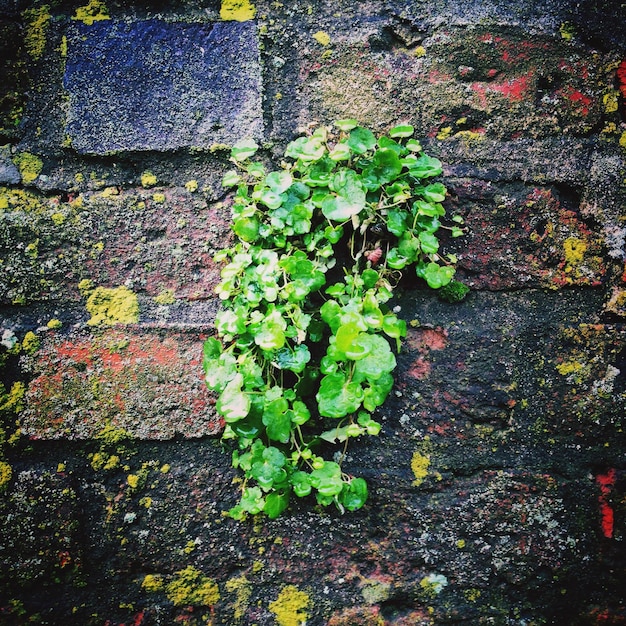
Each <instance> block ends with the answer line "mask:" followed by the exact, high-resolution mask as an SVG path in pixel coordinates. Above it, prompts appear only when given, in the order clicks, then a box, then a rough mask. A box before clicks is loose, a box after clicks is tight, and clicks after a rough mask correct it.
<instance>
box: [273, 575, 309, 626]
mask: <svg viewBox="0 0 626 626" xmlns="http://www.w3.org/2000/svg"><path fill="white" fill-rule="evenodd" d="M312 604H313V603H312V601H311V598H310V597H309V595H308V594H307V593H305V592H304V591H300V590H299V589H298V588H297V587H296V586H295V585H287V586H286V587H284V588H283V589H282V590H281V592H280V593H279V594H278V598H276V600H274V602H270V604H269V609H270V611H271V612H272V613H274V615H276V623H277V624H278V626H301V625H302V624H306V621H307V619H308V617H309V614H308V612H307V609H309V608H310V607H311V605H312Z"/></svg>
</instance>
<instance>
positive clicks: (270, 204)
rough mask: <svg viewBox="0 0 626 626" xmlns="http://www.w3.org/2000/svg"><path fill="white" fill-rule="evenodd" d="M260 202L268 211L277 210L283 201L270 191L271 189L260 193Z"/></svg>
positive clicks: (278, 195)
mask: <svg viewBox="0 0 626 626" xmlns="http://www.w3.org/2000/svg"><path fill="white" fill-rule="evenodd" d="M260 200H261V202H262V203H263V204H264V205H265V206H266V207H267V208H268V209H277V208H278V207H279V206H280V205H281V204H282V203H283V199H282V197H281V196H280V194H278V193H276V192H275V191H272V190H271V189H266V190H265V191H263V192H262V193H261V197H260Z"/></svg>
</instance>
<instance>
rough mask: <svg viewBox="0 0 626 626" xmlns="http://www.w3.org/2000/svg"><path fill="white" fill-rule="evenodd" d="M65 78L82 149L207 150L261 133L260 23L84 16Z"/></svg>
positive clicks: (73, 133)
mask: <svg viewBox="0 0 626 626" xmlns="http://www.w3.org/2000/svg"><path fill="white" fill-rule="evenodd" d="M64 82H65V87H66V88H67V90H68V91H69V94H70V108H69V113H68V118H67V128H66V130H67V134H68V136H69V137H70V139H71V142H72V146H73V147H74V148H75V149H76V150H77V151H78V152H80V153H93V154H106V153H109V152H112V151H120V150H123V151H125V150H172V149H177V148H187V147H194V148H208V147H210V146H211V145H212V144H215V143H234V142H235V141H236V140H237V139H239V138H241V137H242V136H244V135H245V136H254V137H257V138H258V137H260V136H261V134H262V126H263V122H262V114H261V84H260V66H259V46H258V39H257V34H256V25H255V23H253V22H242V23H238V22H225V23H215V24H210V23H205V24H185V23H181V22H164V21H162V20H157V19H154V20H146V21H142V22H125V21H117V20H115V21H113V20H103V21H99V22H95V23H94V24H92V25H90V26H87V25H84V24H78V25H76V26H74V27H73V28H72V29H71V30H70V32H69V35H68V57H67V65H66V70H65V79H64Z"/></svg>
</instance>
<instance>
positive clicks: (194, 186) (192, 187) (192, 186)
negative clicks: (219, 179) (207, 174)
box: [185, 180, 198, 193]
mask: <svg viewBox="0 0 626 626" xmlns="http://www.w3.org/2000/svg"><path fill="white" fill-rule="evenodd" d="M185 189H186V190H187V191H188V192H189V193H193V192H194V191H198V181H197V180H188V181H187V182H186V183H185Z"/></svg>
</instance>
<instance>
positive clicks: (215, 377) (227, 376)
mask: <svg viewBox="0 0 626 626" xmlns="http://www.w3.org/2000/svg"><path fill="white" fill-rule="evenodd" d="M203 365H204V371H205V373H206V374H205V378H204V380H205V382H206V386H207V387H208V388H209V389H211V391H217V392H218V393H221V392H222V391H224V388H225V387H226V385H227V384H228V383H229V382H230V381H231V380H232V379H233V378H234V376H235V374H236V373H237V361H236V360H235V357H234V356H233V355H232V354H230V353H228V352H225V353H224V354H220V355H219V357H218V358H217V359H210V360H208V359H206V358H205V360H204V362H203Z"/></svg>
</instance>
